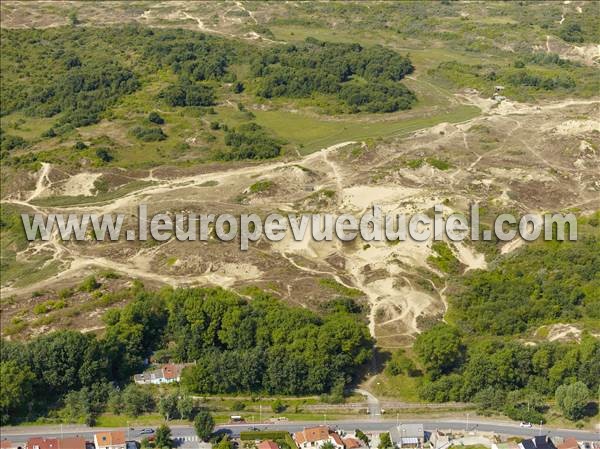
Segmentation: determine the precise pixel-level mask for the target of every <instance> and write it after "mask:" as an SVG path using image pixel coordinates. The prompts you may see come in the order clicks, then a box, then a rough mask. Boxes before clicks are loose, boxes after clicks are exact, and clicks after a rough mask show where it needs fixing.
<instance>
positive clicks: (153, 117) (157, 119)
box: [148, 111, 165, 125]
mask: <svg viewBox="0 0 600 449" xmlns="http://www.w3.org/2000/svg"><path fill="white" fill-rule="evenodd" d="M148 121H149V122H150V123H155V124H157V125H162V124H164V123H165V119H163V118H162V117H161V116H160V115H159V114H158V112H155V111H152V112H151V113H150V114H148Z"/></svg>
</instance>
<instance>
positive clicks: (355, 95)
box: [252, 38, 415, 112]
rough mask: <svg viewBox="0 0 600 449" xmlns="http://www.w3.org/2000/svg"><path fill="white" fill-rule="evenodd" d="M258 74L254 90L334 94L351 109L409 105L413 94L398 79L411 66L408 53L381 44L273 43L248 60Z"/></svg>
mask: <svg viewBox="0 0 600 449" xmlns="http://www.w3.org/2000/svg"><path fill="white" fill-rule="evenodd" d="M252 68H253V72H254V74H255V76H257V77H260V78H262V80H261V87H260V88H259V90H258V95H260V96H262V97H265V98H272V97H309V96H311V95H313V94H315V93H318V94H335V95H338V97H339V98H340V99H341V100H343V101H344V102H345V103H346V104H347V105H348V106H350V109H351V111H352V112H358V111H369V112H392V111H396V110H399V109H407V108H409V107H410V106H411V104H412V103H413V101H414V100H415V97H414V94H413V93H412V92H410V91H409V90H408V89H407V88H406V87H404V86H403V85H402V84H399V83H398V81H399V80H401V79H402V78H404V76H405V75H407V74H409V73H411V72H412V71H413V66H412V64H411V62H410V60H409V59H408V58H407V57H404V56H401V55H399V54H398V53H396V52H394V51H392V50H389V49H386V48H384V47H381V46H374V47H370V48H364V47H362V46H360V45H359V44H340V43H329V42H321V41H318V40H316V39H313V38H308V39H306V41H305V42H304V43H302V44H290V45H286V46H283V47H274V48H272V49H269V50H268V51H266V52H265V53H264V54H263V55H262V57H261V58H259V59H257V60H256V61H254V62H253V64H252Z"/></svg>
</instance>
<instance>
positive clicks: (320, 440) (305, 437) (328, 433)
mask: <svg viewBox="0 0 600 449" xmlns="http://www.w3.org/2000/svg"><path fill="white" fill-rule="evenodd" d="M293 438H294V441H295V442H296V444H297V445H298V448H300V449H320V448H321V447H323V445H324V444H325V443H331V444H333V447H334V448H335V449H344V442H343V441H342V438H341V437H340V436H339V435H338V434H337V432H334V431H333V430H331V429H330V428H329V427H327V426H315V427H305V428H304V430H301V431H300V432H296V433H294V434H293Z"/></svg>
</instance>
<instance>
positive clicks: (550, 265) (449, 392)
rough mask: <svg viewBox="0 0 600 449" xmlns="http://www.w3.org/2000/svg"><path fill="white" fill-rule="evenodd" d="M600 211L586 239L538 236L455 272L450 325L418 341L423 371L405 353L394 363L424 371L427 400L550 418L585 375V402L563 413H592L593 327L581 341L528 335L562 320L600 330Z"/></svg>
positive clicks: (597, 349) (598, 348)
mask: <svg viewBox="0 0 600 449" xmlns="http://www.w3.org/2000/svg"><path fill="white" fill-rule="evenodd" d="M599 218H600V216H599V215H598V214H596V215H594V216H592V217H590V218H588V219H582V220H581V221H580V223H579V235H578V240H577V241H576V242H560V241H548V242H545V241H539V242H535V243H531V244H529V245H527V246H526V247H525V248H523V249H522V250H520V251H517V252H516V253H515V254H512V255H507V256H500V257H498V258H497V259H496V260H495V261H494V262H493V264H492V266H491V268H490V269H489V270H486V271H484V270H475V271H471V272H469V273H467V274H461V275H456V276H454V277H453V278H452V279H451V287H450V289H449V302H450V310H449V312H448V314H447V316H446V323H447V324H446V323H444V324H438V325H436V326H434V327H433V328H431V329H430V330H428V331H426V332H424V333H422V334H420V335H419V336H418V337H417V340H416V343H415V346H414V351H415V353H416V355H417V360H418V363H419V365H420V366H421V367H422V368H423V373H421V372H419V371H416V370H415V367H414V363H413V361H412V360H410V359H408V360H407V358H406V356H404V355H403V354H402V353H399V354H395V355H394V357H393V358H392V362H393V363H392V364H391V368H390V369H393V370H394V373H395V374H397V373H405V374H408V375H409V376H418V375H421V374H423V378H422V383H421V387H420V391H419V394H420V396H421V398H422V399H425V400H428V401H434V402H445V401H470V402H475V403H477V404H478V405H479V406H480V408H481V410H482V411H484V412H486V413H491V412H494V411H496V412H501V413H505V414H507V415H508V416H510V417H511V418H513V419H520V420H526V421H530V422H539V421H540V420H544V419H545V418H544V416H543V413H544V412H545V411H546V410H547V408H548V407H547V402H548V400H550V399H553V398H554V396H555V395H557V397H561V396H564V393H562V392H563V391H564V389H565V388H567V386H569V385H571V384H574V383H576V382H577V383H578V384H579V385H578V387H577V388H578V390H579V392H580V396H583V397H585V399H584V400H583V406H582V407H580V409H579V412H576V413H571V412H567V411H564V409H563V412H564V414H565V416H568V417H569V418H570V419H580V418H582V417H584V416H585V413H586V412H585V407H586V406H587V405H588V402H589V401H591V400H592V399H593V398H594V397H595V396H597V393H598V392H599V388H600V383H599V381H600V340H598V338H597V337H594V336H592V335H590V334H589V333H586V332H584V333H583V336H582V340H581V343H564V342H548V341H542V342H539V341H537V342H536V344H534V345H529V344H526V343H525V342H524V340H527V339H528V338H531V336H532V335H535V332H536V330H537V329H539V328H541V327H542V326H543V325H548V324H552V323H564V322H568V323H580V325H582V326H583V327H584V328H585V326H586V324H589V325H590V327H591V328H597V327H598V323H600V220H599ZM557 402H558V400H557ZM532 404H533V405H532ZM561 408H562V407H561Z"/></svg>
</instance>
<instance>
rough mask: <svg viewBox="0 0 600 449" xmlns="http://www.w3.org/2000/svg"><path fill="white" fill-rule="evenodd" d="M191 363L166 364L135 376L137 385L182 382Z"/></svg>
mask: <svg viewBox="0 0 600 449" xmlns="http://www.w3.org/2000/svg"><path fill="white" fill-rule="evenodd" d="M188 365H190V364H189V363H166V364H164V365H162V366H160V367H159V368H157V369H155V370H151V371H146V372H144V373H142V374H136V375H135V376H133V380H134V382H135V383H136V384H140V385H144V384H170V383H173V382H179V381H180V380H181V372H182V371H183V368H185V367H186V366H188Z"/></svg>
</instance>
